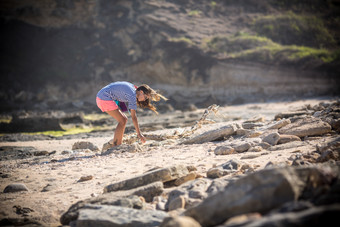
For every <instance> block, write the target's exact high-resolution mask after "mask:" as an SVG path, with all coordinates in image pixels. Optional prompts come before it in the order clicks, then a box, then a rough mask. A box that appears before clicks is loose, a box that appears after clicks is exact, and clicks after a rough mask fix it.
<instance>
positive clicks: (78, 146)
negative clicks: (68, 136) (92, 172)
mask: <svg viewBox="0 0 340 227" xmlns="http://www.w3.org/2000/svg"><path fill="white" fill-rule="evenodd" d="M78 149H89V150H91V151H99V148H98V147H97V146H96V145H94V144H93V143H91V142H87V141H80V142H76V143H74V144H73V146H72V150H78Z"/></svg>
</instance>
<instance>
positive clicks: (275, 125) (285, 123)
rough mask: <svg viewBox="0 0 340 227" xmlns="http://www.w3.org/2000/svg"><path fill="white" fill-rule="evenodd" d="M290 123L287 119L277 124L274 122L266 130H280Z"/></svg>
mask: <svg viewBox="0 0 340 227" xmlns="http://www.w3.org/2000/svg"><path fill="white" fill-rule="evenodd" d="M290 123H291V121H290V120H289V119H282V120H280V121H278V122H275V123H274V124H273V125H272V126H270V127H269V128H268V129H280V128H282V127H284V126H286V125H289V124H290Z"/></svg>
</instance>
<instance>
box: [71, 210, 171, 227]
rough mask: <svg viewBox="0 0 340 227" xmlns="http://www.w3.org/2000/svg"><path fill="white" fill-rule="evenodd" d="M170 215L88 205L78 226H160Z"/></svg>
mask: <svg viewBox="0 0 340 227" xmlns="http://www.w3.org/2000/svg"><path fill="white" fill-rule="evenodd" d="M168 216H169V215H168V214H167V213H166V212H164V211H158V210H143V211H141V210H136V209H133V208H127V207H118V206H109V205H86V206H85V207H84V208H83V209H81V210H80V211H79V216H78V219H77V220H76V221H75V225H76V226H84V227H86V226H88V227H89V226H150V227H153V226H154V227H156V226H159V225H160V224H161V223H162V222H163V219H164V218H166V217H168Z"/></svg>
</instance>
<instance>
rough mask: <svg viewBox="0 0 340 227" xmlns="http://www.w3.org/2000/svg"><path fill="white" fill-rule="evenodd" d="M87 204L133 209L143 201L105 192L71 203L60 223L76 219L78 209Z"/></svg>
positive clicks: (138, 207)
mask: <svg viewBox="0 0 340 227" xmlns="http://www.w3.org/2000/svg"><path fill="white" fill-rule="evenodd" d="M89 204H94V205H98V206H99V205H104V204H105V205H114V206H122V207H128V208H135V209H143V208H144V202H143V201H142V200H141V199H140V198H139V197H138V196H135V195H133V196H128V197H124V196H121V195H116V194H115V193H107V194H103V195H99V196H98V197H94V198H89V199H86V200H82V201H79V202H77V203H75V204H73V205H72V206H71V207H70V208H69V209H68V210H67V211H66V212H65V213H64V214H63V215H62V216H61V217H60V223H61V224H63V225H69V224H70V222H72V221H75V220H77V219H78V216H79V211H80V210H81V209H83V208H85V207H86V206H88V205H89Z"/></svg>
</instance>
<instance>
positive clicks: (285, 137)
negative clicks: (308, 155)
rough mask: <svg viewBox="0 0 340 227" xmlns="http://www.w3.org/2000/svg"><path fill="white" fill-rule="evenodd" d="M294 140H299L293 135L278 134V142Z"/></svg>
mask: <svg viewBox="0 0 340 227" xmlns="http://www.w3.org/2000/svg"><path fill="white" fill-rule="evenodd" d="M294 141H301V139H300V137H298V136H294V135H280V140H279V142H278V144H284V143H290V142H294Z"/></svg>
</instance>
